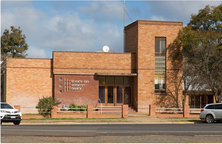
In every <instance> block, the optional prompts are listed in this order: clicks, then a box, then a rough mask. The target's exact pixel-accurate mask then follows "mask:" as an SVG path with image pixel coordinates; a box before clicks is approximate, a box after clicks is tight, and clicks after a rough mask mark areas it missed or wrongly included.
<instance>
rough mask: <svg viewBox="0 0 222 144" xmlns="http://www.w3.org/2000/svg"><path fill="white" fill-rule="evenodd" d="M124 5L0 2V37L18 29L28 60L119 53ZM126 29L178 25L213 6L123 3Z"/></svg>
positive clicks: (167, 2)
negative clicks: (106, 50) (153, 23)
mask: <svg viewBox="0 0 222 144" xmlns="http://www.w3.org/2000/svg"><path fill="white" fill-rule="evenodd" d="M123 3H124V2H123V0H122V1H120V0H116V1H115V0H113V1H71V0H69V1H9V0H7V1H6V0H5V1H1V35H2V33H3V32H4V30H5V29H10V26H15V27H18V26H20V27H21V30H22V31H23V34H25V35H26V41H27V43H28V45H29V50H28V51H27V53H28V57H29V58H51V57H52V51H90V52H94V51H101V50H102V47H103V46H104V45H107V46H109V47H110V50H112V51H115V52H123V26H124V22H123V17H124V11H123ZM125 4H126V11H127V13H128V15H129V16H128V15H127V14H125V19H126V21H125V25H128V24H130V23H131V22H134V21H136V20H164V21H182V22H183V23H184V26H186V24H187V23H188V22H189V20H190V16H191V14H197V13H198V10H199V9H203V8H204V7H205V6H206V5H207V4H209V5H210V6H217V5H219V4H221V0H217V1H145V0H143V1H127V0H126V1H125Z"/></svg>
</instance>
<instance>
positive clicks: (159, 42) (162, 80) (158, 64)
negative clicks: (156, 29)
mask: <svg viewBox="0 0 222 144" xmlns="http://www.w3.org/2000/svg"><path fill="white" fill-rule="evenodd" d="M154 88H155V92H161V91H165V89H166V38H159V37H156V38H155V85H154Z"/></svg>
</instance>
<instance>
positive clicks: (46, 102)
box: [36, 96, 61, 117]
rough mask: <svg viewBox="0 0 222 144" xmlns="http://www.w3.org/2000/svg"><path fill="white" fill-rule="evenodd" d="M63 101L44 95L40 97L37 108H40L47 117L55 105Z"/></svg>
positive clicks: (39, 110) (40, 111)
mask: <svg viewBox="0 0 222 144" xmlns="http://www.w3.org/2000/svg"><path fill="white" fill-rule="evenodd" d="M60 103H61V102H59V101H58V100H56V99H53V97H44V96H43V98H41V99H39V102H38V105H37V106H36V108H37V109H38V112H39V114H40V115H42V116H43V117H47V116H49V115H50V117H51V112H52V110H53V106H56V105H59V104H60Z"/></svg>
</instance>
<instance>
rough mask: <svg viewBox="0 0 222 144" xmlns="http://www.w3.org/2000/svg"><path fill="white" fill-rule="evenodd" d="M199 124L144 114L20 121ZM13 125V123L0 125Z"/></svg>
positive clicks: (197, 120) (195, 120)
mask: <svg viewBox="0 0 222 144" xmlns="http://www.w3.org/2000/svg"><path fill="white" fill-rule="evenodd" d="M194 123H201V121H200V119H199V118H183V117H164V118H163V117H161V118H159V117H150V116H148V115H145V114H131V115H129V117H127V118H89V119H88V118H76V119H46V120H41V119H40V120H37V119H36V120H22V121H21V124H20V125H40V124H41V125H42V124H43V125H44V124H46V125H49V124H194ZM2 125H13V123H2Z"/></svg>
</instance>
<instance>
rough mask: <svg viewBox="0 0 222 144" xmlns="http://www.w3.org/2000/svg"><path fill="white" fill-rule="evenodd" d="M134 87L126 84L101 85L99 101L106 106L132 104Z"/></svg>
mask: <svg viewBox="0 0 222 144" xmlns="http://www.w3.org/2000/svg"><path fill="white" fill-rule="evenodd" d="M131 96H132V88H131V86H126V85H106V86H102V85H101V86H99V102H100V103H103V104H104V105H106V106H116V105H122V104H128V105H131V102H132V100H131V99H132V97H131Z"/></svg>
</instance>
